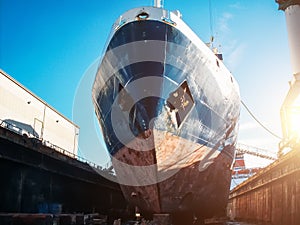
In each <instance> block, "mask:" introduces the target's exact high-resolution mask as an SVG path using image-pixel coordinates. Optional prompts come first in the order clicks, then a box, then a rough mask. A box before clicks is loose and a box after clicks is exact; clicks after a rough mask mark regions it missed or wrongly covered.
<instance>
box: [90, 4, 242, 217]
mask: <svg viewBox="0 0 300 225" xmlns="http://www.w3.org/2000/svg"><path fill="white" fill-rule="evenodd" d="M92 99H93V103H94V107H95V113H96V116H97V119H98V122H99V125H100V128H101V131H102V135H103V138H104V141H105V144H106V147H107V150H108V152H109V153H110V156H111V161H112V165H113V168H114V171H115V173H116V176H117V180H118V182H119V183H120V186H121V189H122V192H123V194H124V196H125V198H126V199H127V201H128V202H129V203H130V204H131V205H133V206H136V208H137V209H138V210H139V211H140V212H141V214H142V215H152V214H170V215H173V218H176V216H177V217H180V218H183V217H184V216H185V215H188V216H189V217H190V216H192V217H197V218H202V219H203V218H211V217H214V216H222V215H224V213H225V208H226V205H227V200H228V196H229V190H230V188H229V187H230V182H231V169H232V163H233V159H234V156H235V145H236V139H237V133H238V121H239V115H240V94H239V87H238V84H237V82H236V80H235V79H234V77H233V75H232V74H231V73H230V71H229V70H228V69H227V68H226V67H225V65H224V63H223V61H222V58H221V57H220V55H219V54H216V52H214V51H212V49H211V48H210V47H209V46H208V45H207V44H206V43H204V42H203V41H202V40H200V38H199V37H198V36H197V35H196V34H195V33H194V32H193V31H192V30H191V28H189V27H188V25H186V24H185V22H184V21H183V20H182V15H181V13H180V12H179V11H177V10H176V11H168V10H166V9H164V8H163V7H162V4H161V1H155V5H154V6H145V7H138V8H133V9H130V10H128V11H127V12H125V13H124V14H122V15H121V16H120V17H119V18H118V19H117V20H116V21H115V23H114V24H113V26H112V31H111V33H110V35H109V37H108V41H107V43H106V46H105V47H104V52H103V56H102V58H101V60H100V64H99V67H98V70H97V72H96V75H95V80H94V83H93V87H92Z"/></svg>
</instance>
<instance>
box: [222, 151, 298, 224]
mask: <svg viewBox="0 0 300 225" xmlns="http://www.w3.org/2000/svg"><path fill="white" fill-rule="evenodd" d="M228 216H229V217H230V218H231V219H237V220H242V221H254V222H259V223H264V224H272V225H299V224H300V147H299V146H298V147H297V148H295V149H294V150H292V151H290V152H289V153H287V154H286V155H284V156H282V157H281V158H280V159H278V160H277V161H275V162H274V163H272V164H271V165H270V166H268V167H266V168H264V169H263V170H261V171H260V172H258V173H257V174H256V175H254V176H253V177H251V178H249V179H248V180H247V181H245V182H243V183H242V184H240V185H239V186H237V187H236V188H235V189H233V190H232V191H231V193H230V197H229V203H228Z"/></svg>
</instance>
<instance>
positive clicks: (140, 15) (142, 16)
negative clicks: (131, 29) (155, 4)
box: [136, 12, 149, 20]
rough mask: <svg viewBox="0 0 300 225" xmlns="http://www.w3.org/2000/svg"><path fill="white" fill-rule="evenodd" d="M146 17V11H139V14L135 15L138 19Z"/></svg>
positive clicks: (147, 15)
mask: <svg viewBox="0 0 300 225" xmlns="http://www.w3.org/2000/svg"><path fill="white" fill-rule="evenodd" d="M148 17H149V14H148V13H146V12H141V13H140V14H138V15H137V16H136V18H137V19H138V20H146V19H148Z"/></svg>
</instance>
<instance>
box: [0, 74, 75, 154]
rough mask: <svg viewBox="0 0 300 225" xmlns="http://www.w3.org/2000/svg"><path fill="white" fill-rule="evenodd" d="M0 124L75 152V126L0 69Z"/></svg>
mask: <svg viewBox="0 0 300 225" xmlns="http://www.w3.org/2000/svg"><path fill="white" fill-rule="evenodd" d="M0 123H3V124H5V125H6V127H8V128H9V129H11V130H13V131H15V132H17V133H20V134H22V135H27V136H28V137H33V138H38V139H40V140H42V141H43V142H44V143H51V144H52V145H55V146H58V147H59V148H62V149H64V150H67V151H69V152H71V153H73V154H75V155H77V149H78V135H79V127H78V126H77V125H76V124H74V123H73V122H72V121H70V120H69V119H67V118H66V117H64V116H63V115H62V114H60V113H59V112H58V111H56V110H55V109H54V108H53V107H51V106H50V105H48V104H47V103H46V102H45V101H43V100H42V99H40V98H39V97H37V96H36V95H34V94H33V93H32V92H30V91H29V90H28V89H26V88H25V87H24V86H23V85H22V84H20V83H19V82H17V81H16V80H15V79H13V78H12V77H10V76H9V75H8V74H6V73H5V72H4V71H3V70H1V69H0Z"/></svg>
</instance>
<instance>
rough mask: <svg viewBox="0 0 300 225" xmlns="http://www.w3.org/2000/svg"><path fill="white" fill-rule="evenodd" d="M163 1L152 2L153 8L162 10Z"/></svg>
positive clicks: (155, 0)
mask: <svg viewBox="0 0 300 225" xmlns="http://www.w3.org/2000/svg"><path fill="white" fill-rule="evenodd" d="M163 5H164V3H163V0H154V6H155V7H157V8H163V7H164V6H163Z"/></svg>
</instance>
